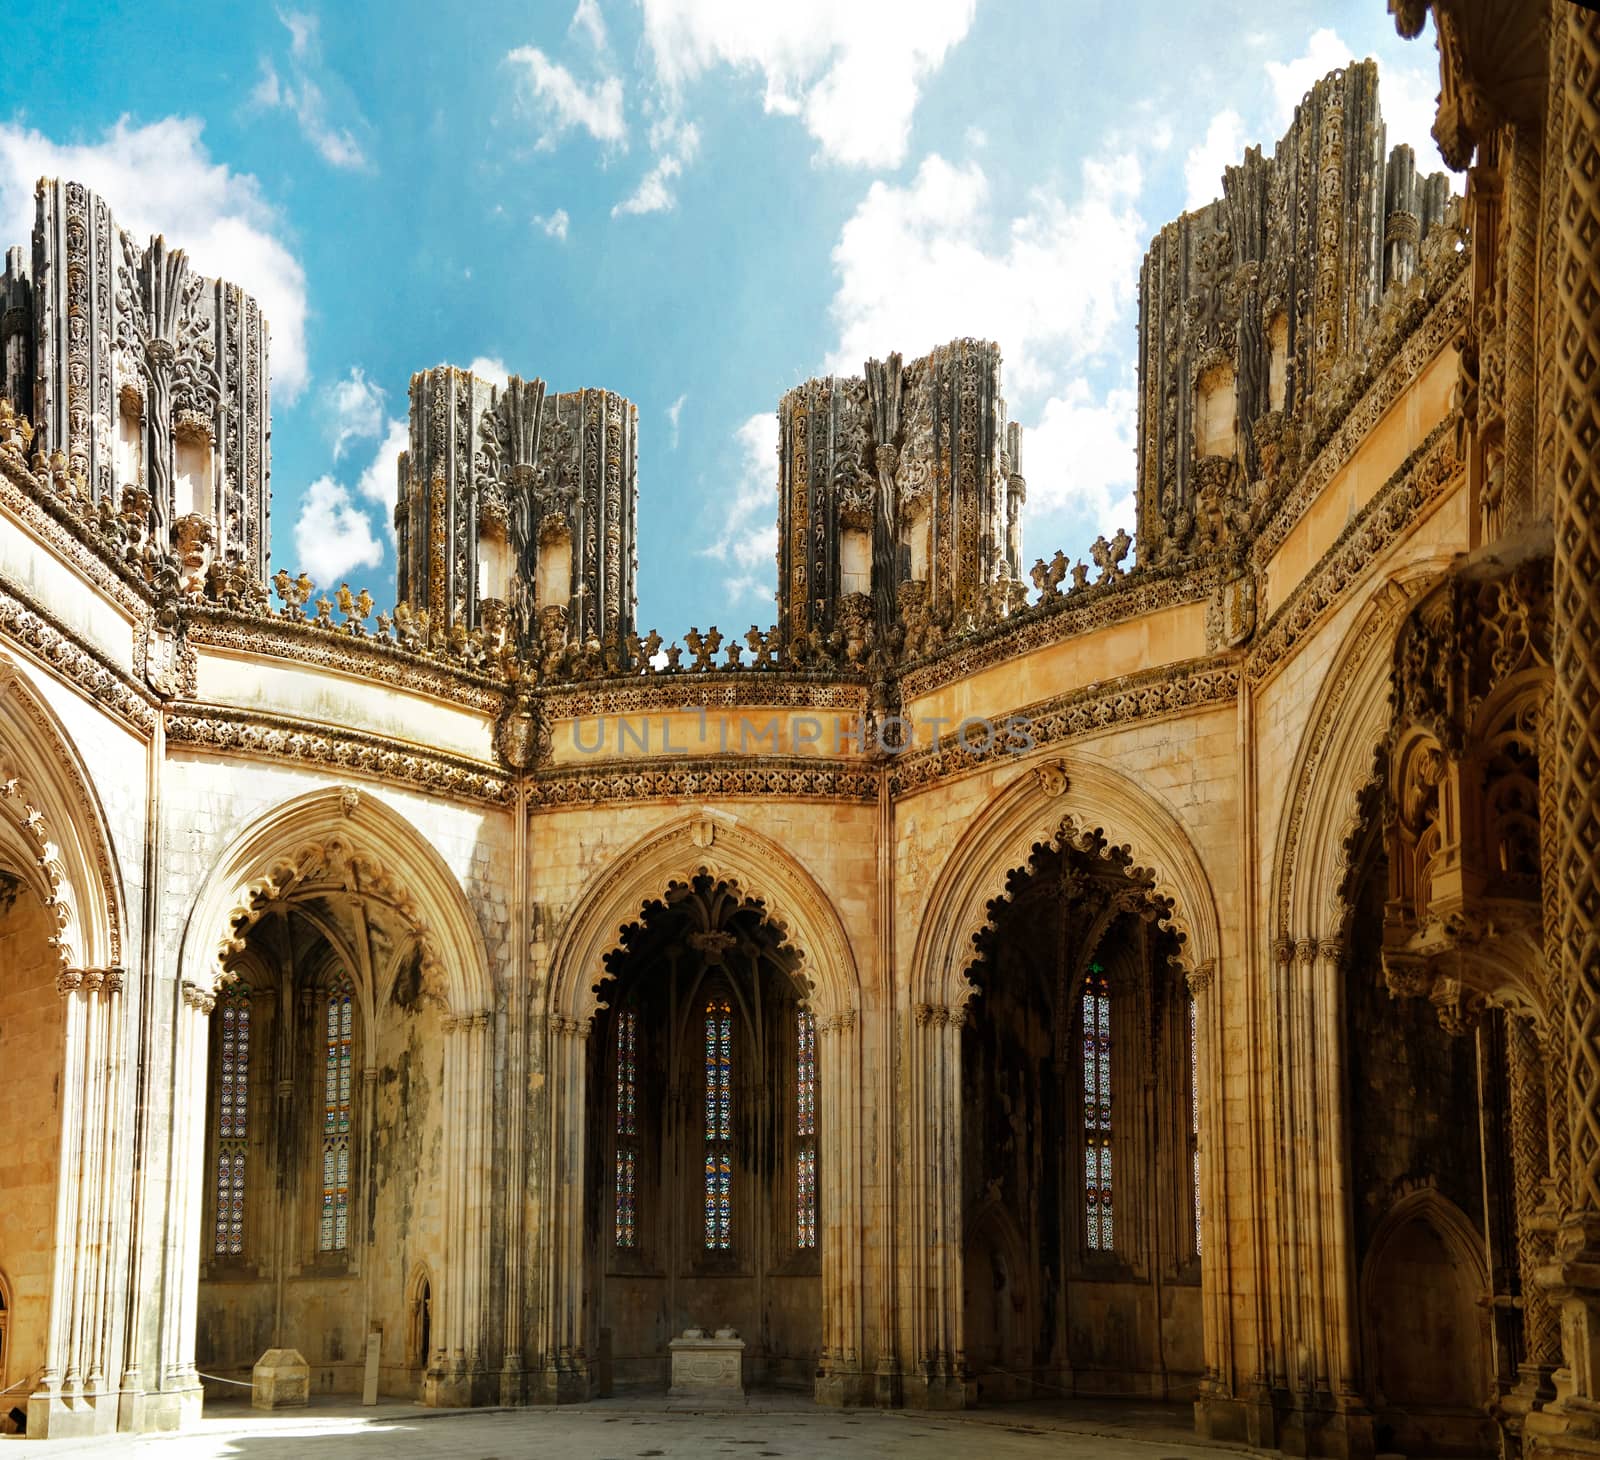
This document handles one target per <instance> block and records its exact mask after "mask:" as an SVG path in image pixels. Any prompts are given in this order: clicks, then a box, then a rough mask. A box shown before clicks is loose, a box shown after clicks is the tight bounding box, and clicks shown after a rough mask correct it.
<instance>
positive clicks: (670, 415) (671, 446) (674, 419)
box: [667, 391, 689, 451]
mask: <svg viewBox="0 0 1600 1460" xmlns="http://www.w3.org/2000/svg"><path fill="white" fill-rule="evenodd" d="M688 399H689V393H688V391H685V392H684V393H683V394H682V395H680V396H679V397H678V398H677V400H675V401H673V403H672V404H671V405H670V406H668V407H667V426H668V428H669V429H670V431H671V432H672V435H671V438H670V440H669V441H668V443H667V450H668V451H676V450H677V449H678V421H679V418H680V417H681V416H682V415H683V403H684V402H685V401H686V400H688Z"/></svg>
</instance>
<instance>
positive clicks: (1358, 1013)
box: [1343, 798, 1505, 1455]
mask: <svg viewBox="0 0 1600 1460" xmlns="http://www.w3.org/2000/svg"><path fill="white" fill-rule="evenodd" d="M1369 799H1370V798H1369ZM1366 809H1367V811H1368V812H1369V813H1371V812H1373V811H1374V809H1375V808H1374V807H1373V806H1372V805H1370V804H1369V805H1368V806H1367V807H1366ZM1375 823H1376V816H1375V815H1369V816H1368V818H1367V821H1366V824H1365V827H1364V831H1363V834H1362V835H1361V836H1360V837H1359V838H1358V839H1357V845H1358V848H1359V850H1358V853H1357V855H1356V857H1355V859H1354V864H1353V869H1352V875H1351V894H1352V897H1351V915H1350V932H1349V940H1348V941H1349V955H1348V959H1347V962H1346V966H1345V968H1344V969H1343V976H1344V979H1345V1000H1344V1006H1345V1025H1346V1028H1345V1050H1346V1057H1345V1065H1346V1068H1345V1072H1344V1073H1345V1080H1346V1089H1347V1091H1348V1098H1349V1111H1350V1117H1349V1141H1350V1150H1349V1153H1348V1160H1349V1163H1350V1173H1351V1174H1350V1183H1351V1208H1352V1224H1353V1232H1352V1236H1353V1241H1354V1262H1355V1270H1356V1273H1357V1274H1358V1275H1359V1284H1358V1288H1357V1302H1358V1305H1359V1314H1358V1332H1359V1334H1360V1340H1361V1356H1360V1357H1361V1374H1362V1389H1363V1394H1364V1397H1365V1399H1366V1401H1367V1403H1368V1405H1370V1407H1371V1409H1372V1413H1373V1422H1374V1435H1375V1439H1376V1443H1377V1447H1378V1449H1379V1450H1380V1451H1382V1450H1403V1451H1404V1452H1405V1453H1406V1454H1409V1455H1472V1454H1485V1453H1491V1452H1492V1451H1493V1450H1494V1449H1495V1448H1496V1445H1497V1444H1498V1440H1499V1435H1498V1432H1497V1429H1496V1426H1495V1425H1494V1424H1493V1423H1492V1422H1491V1420H1490V1418H1489V1416H1488V1413H1487V1410H1486V1408H1485V1405H1486V1401H1487V1400H1488V1398H1489V1395H1490V1392H1491V1388H1492V1380H1491V1347H1492V1343H1491V1335H1490V1318H1489V1307H1488V1302H1489V1298H1490V1289H1489V1276H1488V1271H1487V1267H1486V1263H1485V1259H1484V1251H1485V1238H1484V1230H1485V1211H1484V1192H1485V1181H1484V1157H1485V1154H1487V1155H1488V1158H1489V1161H1490V1163H1491V1170H1492V1171H1494V1172H1495V1173H1496V1174H1495V1177H1494V1180H1493V1181H1492V1182H1491V1184H1490V1186H1491V1189H1493V1188H1494V1186H1495V1184H1497V1183H1500V1182H1503V1181H1504V1180H1505V1175H1504V1160H1505V1158H1504V1149H1503V1143H1502V1142H1503V1138H1502V1134H1501V1119H1500V1116H1499V1115H1498V1114H1497V1113H1496V1112H1497V1111H1498V1110H1499V1109H1501V1108H1503V1107H1502V1106H1501V1099H1502V1095H1501V1093H1500V1092H1499V1091H1498V1090H1497V1088H1496V1087H1497V1083H1498V1081H1499V1079H1500V1074H1499V1071H1501V1070H1503V1068H1504V1053H1503V1044H1502V1040H1503V1034H1502V1033H1501V1031H1500V1028H1499V1021H1500V1020H1501V1018H1502V1017H1503V1016H1502V1015H1501V1014H1500V1013H1499V1012H1498V1011H1492V1010H1491V1011H1486V1012H1485V1013H1484V1015H1483V1017H1482V1020H1481V1021H1480V1022H1478V1023H1477V1024H1476V1025H1474V1026H1471V1027H1457V1028H1456V1029H1455V1032H1450V1031H1448V1030H1447V1029H1446V1028H1444V1027H1443V1025H1442V1023H1441V1018H1440V1011H1439V1010H1438V1009H1436V1008H1435V1007H1434V1005H1433V1004H1432V1003H1430V1002H1429V1001H1428V1000H1426V999H1419V998H1395V997H1394V996H1393V994H1392V993H1391V990H1390V988H1389V985H1388V982H1387V980H1386V978H1385V975H1384V968H1383V957H1382V940H1383V919H1384V911H1385V898H1386V896H1387V894H1388V890H1389V885H1390V882H1389V869H1388V862H1387V858H1386V856H1385V852H1384V844H1383V838H1382V837H1381V836H1380V835H1379V834H1378V831H1379V828H1378V827H1377V826H1376V824H1375ZM1486 1112H1487V1118H1485V1113H1486Z"/></svg>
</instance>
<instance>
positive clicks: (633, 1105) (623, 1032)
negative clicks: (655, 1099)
mask: <svg viewBox="0 0 1600 1460" xmlns="http://www.w3.org/2000/svg"><path fill="white" fill-rule="evenodd" d="M638 1045H639V1016H638V1015H637V1014H636V1013H635V1012H634V1011H633V1010H632V1009H624V1010H623V1011H622V1015H621V1017H620V1018H619V1019H618V1020H617V1134H618V1135H619V1136H636V1135H638V1134H639V1129H638V1120H639V1113H638V1105H639V1072H638V1057H639V1048H638Z"/></svg>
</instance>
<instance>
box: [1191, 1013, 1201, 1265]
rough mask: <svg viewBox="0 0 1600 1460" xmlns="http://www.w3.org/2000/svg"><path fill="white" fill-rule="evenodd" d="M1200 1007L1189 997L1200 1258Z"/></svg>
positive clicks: (1193, 1177)
mask: <svg viewBox="0 0 1600 1460" xmlns="http://www.w3.org/2000/svg"><path fill="white" fill-rule="evenodd" d="M1198 1025H1199V1006H1198V1005H1197V1004H1196V1003H1195V1001H1194V995H1193V994H1191V995H1190V996H1189V1169H1190V1173H1191V1174H1190V1181H1191V1183H1192V1191H1193V1197H1194V1208H1193V1213H1194V1255H1195V1256H1196V1257H1198V1256H1200V1057H1199V1051H1198V1045H1197V1041H1196V1037H1195V1036H1196V1033H1197V1031H1198Z"/></svg>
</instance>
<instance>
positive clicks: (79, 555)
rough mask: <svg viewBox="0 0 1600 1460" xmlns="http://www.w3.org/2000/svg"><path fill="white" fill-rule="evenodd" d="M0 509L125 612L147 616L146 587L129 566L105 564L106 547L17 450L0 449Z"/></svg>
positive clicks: (117, 563)
mask: <svg viewBox="0 0 1600 1460" xmlns="http://www.w3.org/2000/svg"><path fill="white" fill-rule="evenodd" d="M0 509H3V510H5V511H7V512H9V513H11V514H12V515H13V516H15V517H16V518H17V519H18V520H19V521H20V522H22V523H23V525H24V526H26V527H27V528H28V529H29V530H30V531H31V532H33V534H34V535H35V536H37V537H40V538H42V539H43V540H44V541H45V542H47V543H48V544H49V545H50V546H51V547H52V548H54V549H55V550H56V551H57V552H58V553H60V554H61V556H62V557H63V558H65V559H66V560H67V561H68V562H69V563H71V564H72V566H73V567H74V568H75V569H76V570H77V571H78V572H79V573H81V574H82V575H83V576H84V577H85V578H87V579H88V580H89V581H90V582H91V583H93V584H94V586H95V587H96V588H98V589H99V590H100V591H101V592H102V593H104V594H105V595H106V597H107V598H110V599H111V600H112V601H113V602H115V603H116V604H117V606H118V607H119V608H121V609H122V610H123V611H124V612H126V613H129V614H132V615H133V616H134V617H139V616H141V615H143V614H145V613H148V612H149V609H150V602H151V598H152V594H151V590H150V587H149V585H148V584H147V583H146V582H145V581H144V579H143V577H142V576H141V575H140V574H138V573H137V572H136V571H135V570H134V569H133V568H131V567H129V566H128V565H127V564H124V563H119V562H116V561H114V560H112V561H107V558H106V555H105V551H104V549H103V548H102V547H101V546H100V545H99V544H98V543H96V542H95V541H94V540H93V539H92V538H90V537H87V536H86V535H85V528H84V524H83V521H82V519H81V518H80V517H78V516H77V515H76V514H75V513H74V512H73V511H72V510H71V508H70V507H69V506H68V504H67V503H65V502H63V501H62V500H61V498H60V497H59V496H58V495H57V493H56V491H55V488H54V487H53V486H52V485H51V484H50V482H49V481H48V480H47V479H44V478H41V477H38V476H36V475H35V474H34V473H33V472H32V471H31V470H30V469H29V468H28V465H27V463H26V462H25V461H24V460H23V459H22V457H21V456H19V455H18V454H17V453H16V452H15V451H11V450H8V449H3V448H0Z"/></svg>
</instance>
